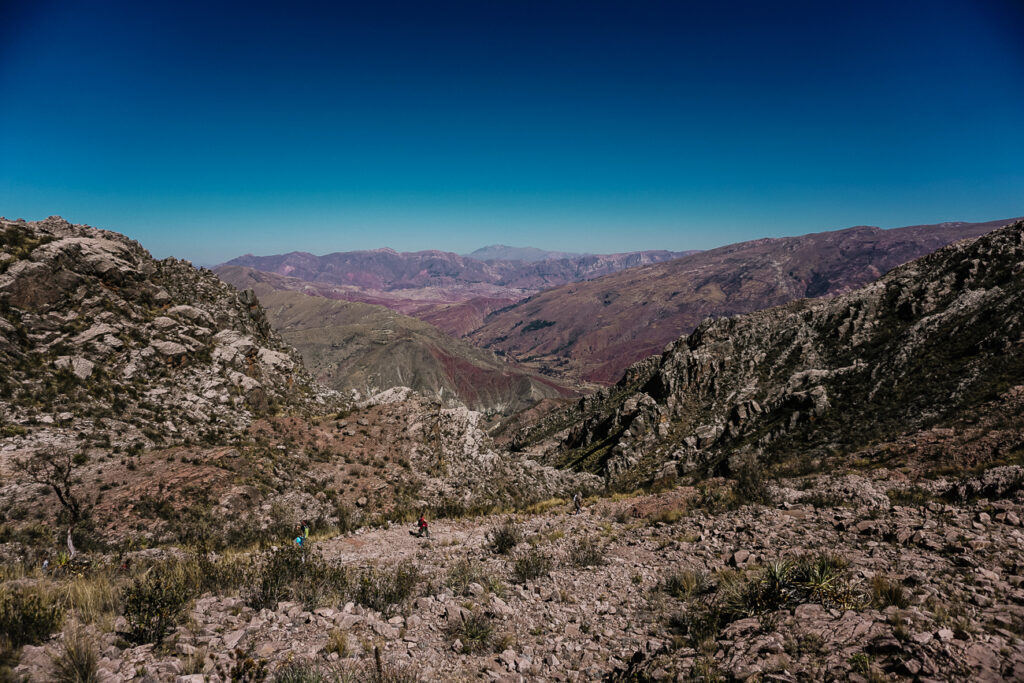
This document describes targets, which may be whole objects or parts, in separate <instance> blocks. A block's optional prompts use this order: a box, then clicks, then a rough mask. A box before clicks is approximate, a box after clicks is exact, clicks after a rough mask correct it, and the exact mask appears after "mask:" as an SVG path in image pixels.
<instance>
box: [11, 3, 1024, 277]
mask: <svg viewBox="0 0 1024 683" xmlns="http://www.w3.org/2000/svg"><path fill="white" fill-rule="evenodd" d="M15 5H16V6H15ZM711 5H713V6H711ZM1021 35H1024V3H1020V2H1018V1H1017V0H963V1H958V0H950V1H946V2H944V1H942V0H937V1H932V2H900V1H895V2H873V1H871V0H868V1H866V2H858V3H833V2H821V1H820V0H815V1H813V2H795V3H772V2H767V1H765V2H730V1H729V0H725V1H724V2H719V3H688V2H670V1H667V0H660V1H650V2H642V1H631V2H619V3H613V2H596V1H591V2H568V1H566V2H552V1H550V0H549V1H547V2H536V3H534V2H527V1H525V0H517V1H508V2H505V1H502V0H487V1H485V2H481V1H480V0H473V1H471V2H465V3H451V2H423V1H422V0H419V1H417V2H391V1H388V0H382V1H381V2H372V3H367V2H359V3H346V2H334V3H324V4H318V3H315V2H302V3H282V2H274V3H263V2H258V1H257V2H248V3H238V4H229V3H221V2H216V1H211V2H202V3H198V2H189V1H176V2H162V1H160V0H155V1H153V2H137V1H136V0H132V1H130V2H128V1H125V2H104V1H103V0H95V1H84V0H83V1H81V2H66V1H48V0H37V1H36V2H30V3H29V2H26V3H12V2H0V93H2V96H3V106H2V107H0V215H6V216H7V217H8V218H17V217H24V218H26V219H30V220H32V219H39V218H42V217H45V216H47V215H51V214H60V215H63V216H64V217H65V218H68V219H69V220H72V221H73V222H76V223H88V224H91V225H95V226H98V227H104V228H109V229H112V230H117V231H120V232H124V233H126V234H128V235H129V236H131V237H133V238H135V239H138V240H139V241H141V242H142V243H143V245H145V246H146V247H147V248H149V249H150V250H151V251H152V252H153V253H154V255H156V256H158V257H163V256H167V255H175V256H179V257H182V258H189V259H191V260H193V261H195V262H197V263H202V264H213V263H218V262H221V261H224V260H227V259H229V258H231V257H233V256H236V255H239V254H241V253H246V252H251V253H258V254H266V253H276V252H283V251H292V250H303V251H311V252H314V253H325V252H330V251H344V250H350V249H367V248H375V247H382V246H388V247H392V248H395V249H399V250H403V251H410V250H417V249H428V248H436V249H444V250H451V251H457V252H461V253H465V252H469V251H472V250H473V249H475V248H477V247H480V246H483V245H486V244H493V243H504V244H513V245H527V244H529V245H534V246H539V247H543V248H548V249H556V250H566V251H587V252H611V251H629V250H636V249H654V248H667V249H690V248H708V247H712V246H717V245H720V244H726V243H729V242H735V241H740V240H745V239H752V238H756V237H763V236H779V235H792V234H801V233H806V232H813V231H818V230H825V229H833V228H841V227H847V226H850V225H857V224H870V225H880V226H883V227H895V226H899V225H907V224H914V223H931V222H940V221H945V220H990V219H995V218H1003V217H1010V216H1016V215H1021V214H1024V167H1022V160H1024V114H1022V112H1024V41H1022V40H1021V39H1020V36H1021Z"/></svg>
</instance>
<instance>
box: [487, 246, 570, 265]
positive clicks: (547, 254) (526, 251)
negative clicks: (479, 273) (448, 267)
mask: <svg viewBox="0 0 1024 683" xmlns="http://www.w3.org/2000/svg"><path fill="white" fill-rule="evenodd" d="M467 255H468V256H469V257H470V258H475V259H477V260H478V261H528V262H531V263H532V262H535V261H549V260H551V259H565V258H567V259H572V258H579V257H580V256H584V254H573V253H569V252H566V251H545V250H544V249H538V248H537V247H509V246H505V245H504V244H492V245H490V246H487V247H480V248H479V249H477V250H476V251H474V252H472V253H470V254H467Z"/></svg>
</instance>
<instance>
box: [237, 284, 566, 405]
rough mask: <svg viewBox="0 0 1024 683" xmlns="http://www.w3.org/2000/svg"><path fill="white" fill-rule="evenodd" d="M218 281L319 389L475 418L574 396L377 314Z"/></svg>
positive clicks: (364, 307)
mask: <svg viewBox="0 0 1024 683" xmlns="http://www.w3.org/2000/svg"><path fill="white" fill-rule="evenodd" d="M219 275H220V277H221V279H223V280H225V281H226V282H229V283H231V284H232V285H234V286H235V287H238V288H240V289H252V290H253V291H254V292H255V293H256V295H257V296H258V297H259V301H260V303H261V304H262V305H263V307H264V308H265V309H266V312H267V317H268V319H269V320H270V323H271V324H272V325H273V326H274V329H276V330H277V331H278V332H279V334H280V335H281V337H282V338H283V339H284V340H285V341H286V342H287V343H288V344H290V345H291V346H293V347H294V348H295V349H296V350H297V351H298V352H299V353H300V354H301V355H302V359H303V361H304V363H305V366H306V368H307V369H308V370H309V371H310V372H311V373H312V375H313V376H314V377H315V378H316V379H317V380H318V381H319V382H321V383H322V384H324V385H325V386H328V387H330V388H332V389H336V390H338V391H342V392H344V393H345V394H346V395H349V394H351V392H352V391H353V390H354V391H356V392H358V395H359V397H360V398H366V397H367V396H371V395H373V394H377V393H379V392H381V391H385V390H387V389H391V388H394V387H409V388H410V389H413V390H414V391H416V392H417V393H419V394H421V395H424V396H429V397H432V398H436V399H439V400H442V401H447V400H449V399H456V400H458V401H459V402H461V403H463V404H465V405H466V406H468V407H469V408H472V409H474V410H479V411H483V412H503V413H510V412H513V411H516V410H519V409H522V408H525V407H529V406H530V405H533V404H534V403H536V402H537V401H540V400H541V399H544V398H557V397H560V396H572V395H574V392H573V391H572V390H571V389H569V388H568V387H566V386H563V385H562V384H561V383H559V382H558V381H556V380H552V379H550V378H545V377H543V376H541V375H540V374H538V373H537V372H535V371H532V370H528V369H525V368H517V367H515V366H514V365H513V364H512V363H509V362H506V361H504V360H502V359H500V358H496V357H495V355H494V353H493V352H490V351H485V350H483V349H478V348H476V347H474V346H473V345H471V344H470V343H469V342H466V341H464V340H462V339H458V338H453V337H450V336H448V335H447V334H445V333H444V332H442V331H441V330H439V329H437V328H436V327H434V326H433V325H431V324H429V323H426V322H423V321H421V320H417V319H415V318H410V317H408V316H405V315H402V314H401V313H398V312H396V311H393V310H389V309H387V308H384V307H383V306H375V305H372V304H367V303H362V302H353V301H337V300H332V299H328V298H324V297H321V296H308V295H306V294H304V293H302V292H301V291H295V290H294V289H293V288H291V287H288V286H282V284H283V283H285V284H287V281H288V280H289V278H284V277H282V276H279V275H274V274H272V273H263V272H260V271H257V270H253V269H251V268H244V267H242V266H225V267H223V268H221V269H220V270H219Z"/></svg>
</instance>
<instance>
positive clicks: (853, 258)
mask: <svg viewBox="0 0 1024 683" xmlns="http://www.w3.org/2000/svg"><path fill="white" fill-rule="evenodd" d="M1007 222H1009V221H993V222H989V223H949V224H941V225H933V226H913V227H908V228H900V229H896V230H881V229H879V228H869V227H858V228H850V229H847V230H839V231H835V232H825V233H818V234H813V235H804V236H801V237H791V238H784V239H763V240H755V241H753V242H744V243H741V244H734V245H730V246H727V247H722V248H720V249H713V250H711V251H706V252H700V253H697V254H692V255H690V256H686V257H684V258H680V259H676V260H672V261H667V262H664V263H658V264H654V265H650V266H645V267H640V268H633V269H629V270H625V271H622V272H620V273H615V274H613V275H608V276H604V277H600V278H596V279H593V280H589V281H586V282H578V283H573V284H568V285H564V286H561V287H558V288H555V289H551V290H548V291H545V292H541V293H540V294H537V295H535V296H533V297H531V298H529V299H527V300H525V301H522V302H520V303H518V304H516V305H515V306H512V307H510V308H506V309H504V310H500V311H496V312H494V313H491V314H490V315H488V316H487V318H486V320H485V323H484V325H483V326H482V327H480V328H479V329H477V330H475V331H473V332H472V333H470V334H469V335H468V338H469V339H470V340H471V341H473V342H474V343H475V344H477V345H479V346H482V347H484V348H490V349H494V350H496V351H500V352H504V353H507V354H508V355H510V356H511V357H513V358H515V359H516V360H518V361H519V362H521V363H523V364H525V365H528V366H531V367H538V368H539V367H544V368H548V369H549V370H554V371H557V372H558V373H559V374H561V375H563V376H567V377H572V378H575V379H578V380H585V381H592V382H598V383H604V384H611V383H613V382H615V381H617V380H618V378H619V377H620V376H621V375H622V372H623V371H624V370H625V369H626V368H627V367H628V366H629V365H630V364H632V363H634V362H636V361H638V360H640V359H642V358H646V357H647V356H650V355H652V354H656V353H660V352H661V350H662V349H663V348H664V347H665V345H666V344H667V343H669V342H671V341H672V340H674V339H676V338H677V337H679V335H681V334H686V333H689V332H691V331H692V330H693V329H694V328H696V327H697V325H698V324H699V323H700V322H701V321H702V320H704V319H705V318H708V317H722V316H730V315H736V314H738V313H748V312H751V311H755V310H760V309H763V308H768V307H771V306H777V305H780V304H783V303H786V302H788V301H792V300H794V299H800V298H805V297H822V296H835V295H837V294H842V293H844V292H849V291H851V290H853V289H856V288H857V287H861V286H863V285H865V284H867V283H868V282H871V281H873V280H875V279H877V278H878V277H880V276H881V275H882V274H883V273H885V272H887V271H889V270H890V269H892V268H894V267H896V266H898V265H900V264H902V263H906V262H907V261H910V260H911V259H914V258H918V257H920V256H923V255H925V254H928V253H930V252H932V251H934V250H935V249H938V248H939V247H941V246H944V245H946V244H949V243H950V242H953V241H955V240H958V239H963V238H967V237H975V236H978V235H980V234H983V233H985V232H988V231H989V230H992V229H994V228H996V227H999V226H1001V225H1005V224H1006V223H1007Z"/></svg>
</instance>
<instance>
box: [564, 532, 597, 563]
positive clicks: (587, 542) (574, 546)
mask: <svg viewBox="0 0 1024 683" xmlns="http://www.w3.org/2000/svg"><path fill="white" fill-rule="evenodd" d="M566 560H567V562H568V563H569V565H570V566H572V567H600V566H601V565H603V564H604V563H605V549H604V547H603V546H601V544H600V543H598V542H597V541H595V540H594V539H593V538H592V537H590V536H584V537H583V538H578V539H576V540H574V541H572V542H571V543H570V544H569V548H568V549H567V550H566Z"/></svg>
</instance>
